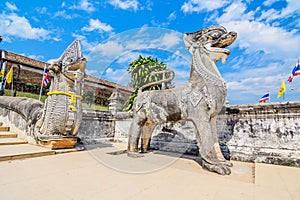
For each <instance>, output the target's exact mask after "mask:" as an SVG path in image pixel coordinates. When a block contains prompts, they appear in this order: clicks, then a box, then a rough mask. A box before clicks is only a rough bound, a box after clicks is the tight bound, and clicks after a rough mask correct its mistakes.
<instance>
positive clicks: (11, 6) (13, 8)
mask: <svg viewBox="0 0 300 200" xmlns="http://www.w3.org/2000/svg"><path fill="white" fill-rule="evenodd" d="M5 6H6V7H7V8H8V9H9V10H11V11H17V10H18V8H17V6H16V5H15V4H12V3H9V2H5Z"/></svg>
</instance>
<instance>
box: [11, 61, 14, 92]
mask: <svg viewBox="0 0 300 200" xmlns="http://www.w3.org/2000/svg"><path fill="white" fill-rule="evenodd" d="M11 68H12V70H11V73H12V74H11V88H10V95H11V96H13V95H14V66H13V65H12V66H11Z"/></svg>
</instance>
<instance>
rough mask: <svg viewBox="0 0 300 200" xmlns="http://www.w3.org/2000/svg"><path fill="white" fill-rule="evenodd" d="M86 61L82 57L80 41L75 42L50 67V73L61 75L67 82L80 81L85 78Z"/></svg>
mask: <svg viewBox="0 0 300 200" xmlns="http://www.w3.org/2000/svg"><path fill="white" fill-rule="evenodd" d="M86 62H87V61H86V59H85V58H84V57H83V55H82V51H81V45H80V40H75V41H74V42H73V43H72V44H71V45H70V46H69V47H68V48H67V49H66V50H65V51H64V52H63V54H62V55H61V57H60V58H59V59H58V60H57V61H56V62H55V63H54V64H52V65H51V66H50V68H49V70H50V73H51V72H52V73H62V74H63V75H64V76H65V77H67V78H68V79H69V80H72V81H74V80H75V79H76V78H77V81H81V80H82V79H83V78H84V76H85V67H86Z"/></svg>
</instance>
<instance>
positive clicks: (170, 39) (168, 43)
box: [159, 32, 181, 48]
mask: <svg viewBox="0 0 300 200" xmlns="http://www.w3.org/2000/svg"><path fill="white" fill-rule="evenodd" d="M159 40H161V44H162V45H163V46H165V47H166V48H171V47H173V46H176V45H177V44H179V43H180V41H181V38H180V36H179V34H178V33H176V32H170V33H166V34H164V35H163V36H162V37H161V38H160V39H159Z"/></svg>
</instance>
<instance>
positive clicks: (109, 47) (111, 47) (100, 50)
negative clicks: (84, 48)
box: [92, 41, 124, 57]
mask: <svg viewBox="0 0 300 200" xmlns="http://www.w3.org/2000/svg"><path fill="white" fill-rule="evenodd" d="M123 50H124V48H123V46H122V45H121V44H119V43H118V42H116V41H108V42H106V43H102V44H99V45H97V46H96V47H95V48H93V50H92V53H93V54H95V55H102V56H110V57H117V56H118V55H120V54H121V53H122V52H123Z"/></svg>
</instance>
